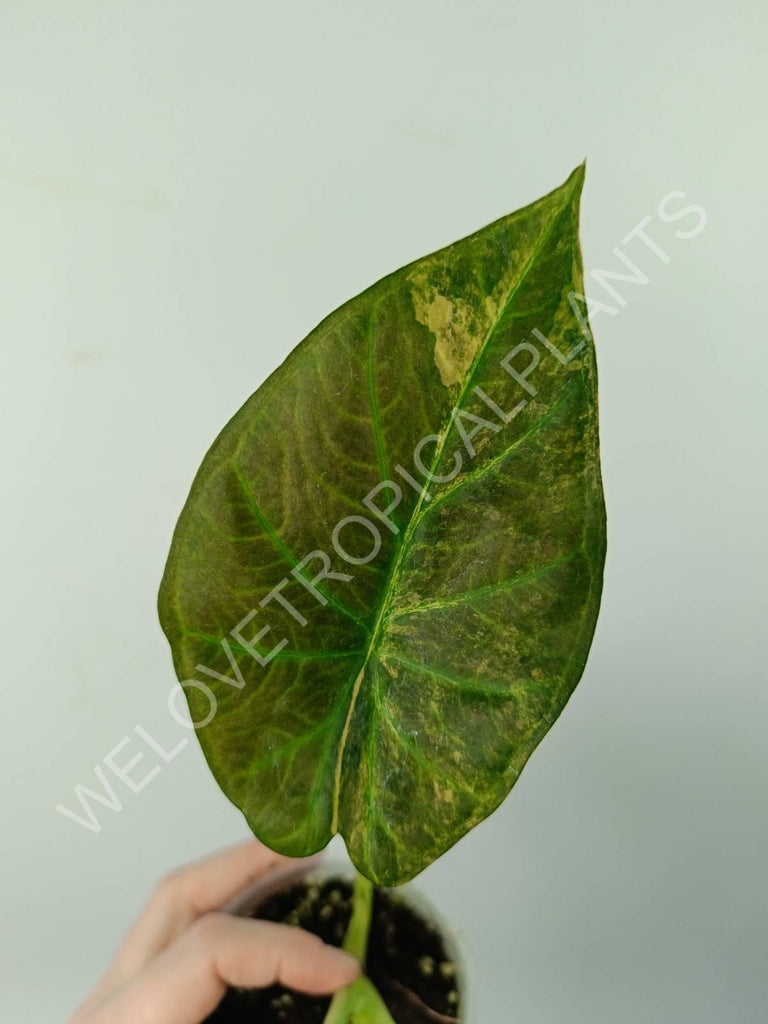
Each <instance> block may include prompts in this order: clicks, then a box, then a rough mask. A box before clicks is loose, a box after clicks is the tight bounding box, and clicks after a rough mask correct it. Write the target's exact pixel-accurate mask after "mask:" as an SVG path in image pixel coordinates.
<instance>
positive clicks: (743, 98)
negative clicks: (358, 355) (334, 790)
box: [0, 0, 768, 1024]
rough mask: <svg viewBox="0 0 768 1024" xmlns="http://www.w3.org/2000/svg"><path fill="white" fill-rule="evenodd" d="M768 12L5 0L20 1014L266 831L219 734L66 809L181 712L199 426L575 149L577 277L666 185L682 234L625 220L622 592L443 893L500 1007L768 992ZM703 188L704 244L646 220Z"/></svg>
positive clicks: (616, 416) (14, 936)
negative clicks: (178, 889) (118, 749)
mask: <svg viewBox="0 0 768 1024" xmlns="http://www.w3.org/2000/svg"><path fill="white" fill-rule="evenodd" d="M766 18H767V16H766V12H765V5H764V3H763V2H762V0H752V2H750V0H734V2H730V3H728V4H722V3H719V2H718V3H714V2H711V0H706V2H703V3H702V2H700V0H699V2H692V0H691V2H682V3H680V2H678V3H672V4H670V3H668V2H662V0H652V2H646V3H636V4H628V3H613V4H611V3H607V2H601V3H597V2H594V0H592V2H588V3H586V4H584V3H582V4H566V3H558V2H555V0H544V2H542V0H536V2H527V3H493V2H490V0H479V2H464V3H457V2H450V0H441V2H426V0H409V2H405V0H388V2H386V3H383V2H382V3H376V4H371V3H365V2H360V0H358V2H349V3H322V2H309V0H306V2H288V3H278V2H273V3H269V4H267V3H261V2H235V0H222V2H220V3H216V4H214V3H202V2H199V0H195V2H181V0H175V2H159V0H153V2H147V0H131V2H126V3H122V4H118V3H109V2H97V0H77V2H75V0H68V2H56V3H51V2H48V3H35V2H32V0H24V2H21V0H19V2H15V0H4V2H0V240H1V241H0V336H1V337H2V346H3V348H2V352H3V356H2V396H1V398H0V402H1V404H0V410H1V411H0V415H1V416H2V423H1V424H0V437H2V467H3V471H2V487H3V500H2V504H1V505H0V508H1V509H2V513H1V515H2V530H3V533H2V535H3V538H4V543H3V546H2V547H3V555H2V558H3V562H2V566H0V571H1V574H2V579H3V597H2V608H0V615H1V616H2V623H3V629H4V642H3V653H2V680H3V682H2V686H3V688H2V705H1V707H2V720H3V742H2V756H3V771H2V786H3V798H4V804H3V812H2V813H3V839H2V843H1V844H0V859H1V863H2V874H1V876H0V877H2V913H1V915H0V917H1V919H2V925H1V927H2V936H1V937H0V942H1V946H0V973H1V974H2V976H3V980H2V997H0V998H1V999H2V1013H1V1014H0V1016H2V1019H3V1020H4V1021H17V1022H24V1024H43V1022H49V1021H50V1022H54V1021H60V1020H62V1018H63V1017H64V1016H65V1015H66V1013H67V1012H68V1010H69V1009H70V1008H71V1007H72V1006H73V1004H74V1003H75V1002H76V1001H77V1000H78V998H79V997H81V996H82V995H84V994H85V992H86V990H87V988H88V987H89V985H90V984H91V983H92V982H93V981H94V980H95V977H96V975H97V974H98V973H99V971H100V970H101V969H102V967H103V966H104V964H105V962H106V959H107V957H108V955H109V954H110V952H111V951H112V949H113V948H114V946H115V943H116V942H117V940H118V939H119V937H120V935H121V934H122V932H123V930H124V929H125V927H126V925H127V923H128V921H129V920H130V919H131V917H132V915H133V914H134V913H135V911H136V909H137V907H138V906H139V904H140V903H141V902H142V900H143V899H144V895H145V893H146V892H147V889H148V888H149V886H150V885H151V883H152V882H153V880H154V879H155V878H156V877H157V876H158V875H159V874H160V873H162V872H164V871H165V870H167V869H168V868H170V867H172V866H173V865H175V864H177V863H179V862H183V861H185V860H188V859H190V858H191V857H194V856H197V855H199V854H203V853H205V852H207V851H209V850H211V849H213V848H215V847H218V846H220V845H222V844H224V843H226V842H228V841H231V840H234V839H237V838H238V837H241V836H243V835H244V834H245V829H244V827H243V823H242V821H241V819H240V816H239V814H238V813H237V812H236V811H235V810H234V809H232V808H231V807H230V806H229V804H228V803H227V802H226V800H225V799H224V797H223V796H221V795H220V794H219V792H218V790H217V789H216V787H215V785H214V783H213V782H212V781H211V779H210V778H209V776H208V774H207V769H206V768H205V765H204V763H203V761H202V758H201V756H200V754H199V752H198V751H197V749H196V747H195V748H193V747H192V746H191V745H190V746H189V747H187V749H186V750H185V751H184V752H183V753H182V754H181V755H180V756H179V757H178V759H177V760H176V761H175V762H174V763H173V764H171V765H169V766H168V767H167V768H166V769H165V770H164V771H163V772H162V773H161V774H160V775H158V776H157V777H156V778H155V779H154V780H153V781H152V782H151V783H150V784H149V785H148V786H147V788H146V789H145V790H144V791H143V792H142V793H140V794H139V795H137V796H135V797H132V796H131V795H130V794H127V793H125V790H123V793H125V804H124V809H123V811H122V812H121V813H120V814H113V813H111V812H109V811H106V810H103V811H102V812H101V815H100V816H101V818H102V820H103V822H104V828H103V831H102V832H101V834H100V835H93V834H91V833H89V832H86V831H85V830H83V829H82V828H79V827H78V826H77V825H75V824H73V823H72V822H70V821H67V820H66V819H65V818H63V817H61V816H60V815H57V814H56V813H54V811H53V806H54V805H55V804H56V803H58V802H65V803H70V804H72V802H73V796H72V788H73V787H74V785H75V784H76V783H86V782H88V781H89V779H90V780H92V779H93V766H94V764H95V763H97V762H98V761H99V759H101V758H103V757H104V756H105V755H106V754H107V753H108V752H109V750H110V749H111V748H112V747H113V746H115V744H117V743H118V742H119V741H120V740H121V738H122V737H123V736H124V735H125V734H126V733H127V732H128V731H129V730H131V729H132V728H133V726H134V724H135V723H140V724H142V725H143V726H144V727H145V728H147V729H149V730H150V731H151V732H154V733H155V734H156V735H157V737H158V738H159V739H163V740H164V741H166V742H168V743H169V742H170V741H171V738H172V737H177V736H178V730H177V729H175V728H174V727H173V724H172V722H171V721H170V719H169V717H168V714H167V712H166V710H165V694H166V691H167V688H168V686H169V685H170V683H171V680H172V674H171V667H170V661H169V656H168V651H167V649H166V644H165V641H164V639H163V637H162V635H161V634H160V631H159V628H158V626H157V624H156V621H155V611H154V597H155V591H156V587H157V584H158V580H159V576H160V573H161V570H162V566H163V561H164V558H165V554H166V550H167V547H168V542H169V539H170V532H171V528H172V526H173V523H174V521H175V517H176V515H177V513H178V511H179V509H180V507H181V504H182V501H183V499H184V497H185V494H186V492H187V488H188V486H189V483H190V481H191V477H192V474H193V472H194V470H195V468H196V467H197V464H198V462H199V459H200V457H201V455H202V453H203V451H204V450H205V449H206V447H207V446H208V444H209V443H210V441H211V440H212V439H213V437H214V436H215V434H216V432H217V431H218V429H219V428H220V427H221V426H222V425H223V423H224V422H225V420H226V419H227V418H228V417H229V416H230V414H231V413H233V412H234V411H235V409H236V408H237V407H238V406H239V405H240V403H241V402H242V401H243V400H244V399H245V398H246V397H247V395H248V394H249V393H250V392H251V391H252V390H253V389H254V388H256V387H257V386H258V385H259V384H260V383H261V381H262V380H263V379H264V378H265V376H266V375H267V374H268V373H269V372H270V371H271V370H272V369H273V368H274V367H276V366H277V365H278V364H279V362H280V361H281V360H282V359H283V358H284V356H285V355H286V354H287V353H288V351H289V350H290V349H291V348H292V347H293V345H294V344H295V343H296V342H297V341H298V340H299V339H300V338H301V337H302V336H303V335H304V334H305V333H306V332H307V331H308V330H309V329H310V328H311V327H312V326H314V324H315V323H316V322H317V321H318V320H319V319H321V318H322V317H323V316H324V315H325V314H326V313H327V312H329V311H330V310H331V309H333V308H334V307H335V306H337V305H338V304H339V303H340V302H342V301H343V300H344V299H346V298H348V297H349V296H351V295H352V294H354V293H355V292H357V291H359V290H360V289H362V288H363V287H365V286H367V285H368V284H370V283H371V282H372V281H374V280H375V279H376V278H378V277H379V276H381V275H383V274H384V273H386V272H388V271H390V270H393V269H394V268H396V267H398V266H399V265H401V264H402V263H404V262H406V261H408V260H411V259H414V258H415V257H418V256H420V255H422V254H424V253H425V252H427V251H429V250H431V249H434V248H436V247H438V246H440V245H442V244H444V243H447V242H449V241H452V240H454V239H455V238H458V237H459V236H461V235H463V234H465V233H467V232H469V231H471V230H473V229H475V228H477V227H479V226H480V225H482V224H484V223H486V222H487V221H489V220H491V219H493V218H494V217H497V216H499V215H501V214H503V213H506V212H508V211H509V210H511V209H514V208H516V207H518V206H520V205H523V204H524V203H526V202H528V201H530V200H532V199H534V198H536V197H537V196H539V195H540V194H542V193H543V192H546V191H548V190H549V189H550V188H552V187H554V186H555V185H557V184H558V183H559V182H560V181H561V180H563V179H564V178H565V177H566V175H567V174H568V173H569V172H570V170H571V169H572V168H573V166H574V165H575V164H577V163H578V162H580V161H581V160H582V158H583V157H584V156H585V155H586V156H587V157H588V159H589V165H588V173H587V185H586V190H585V194H584V204H583V242H584V252H585V261H586V264H587V266H588V267H596V266H598V267H600V266H602V267H611V266H617V264H616V262H615V260H614V258H613V257H612V256H611V249H612V247H613V246H614V245H619V244H620V243H621V240H622V238H623V236H624V235H625V234H626V233H627V232H628V231H629V230H630V229H631V228H632V227H633V226H634V225H635V224H636V223H637V222H638V221H640V220H641V218H642V217H643V216H644V215H645V214H653V215H654V222H653V224H652V225H651V226H650V227H649V231H651V232H653V233H654V235H655V237H656V239H657V240H658V242H659V243H660V244H662V245H663V246H664V248H666V249H667V250H668V252H669V254H670V257H671V261H670V263H669V264H668V265H662V264H661V263H660V262H658V261H657V260H656V259H655V257H653V256H652V255H651V254H650V253H647V252H646V253H644V251H643V249H642V247H641V246H638V247H637V248H635V249H634V250H632V251H633V253H634V255H635V257H636V259H637V262H638V263H640V264H642V266H643V267H644V268H645V269H646V271H647V272H648V274H649V276H650V278H651V281H650V283H649V284H648V285H647V286H646V287H645V288H637V287H634V288H632V287H631V286H627V289H626V295H627V298H628V304H627V306H626V308H625V309H623V310H622V312H621V314H620V315H619V316H616V317H615V318H611V317H608V316H606V315H603V316H599V317H598V318H597V319H596V320H595V331H596V334H597V338H598V348H599V359H600V373H601V412H602V435H603V450H604V468H605V480H606V489H607V495H608V508H609V523H610V544H609V560H608V568H607V578H606V588H605V596H604V605H603V612H602V617H601V620H600V624H599V627H598V632H597V638H596V642H595V646H594V649H593V653H592V656H591V658H590V662H589V665H588V668H587V672H586V675H585V677H584V680H583V682H582V684H581V687H580V689H579V691H578V694H577V696H575V697H574V699H573V701H572V702H571V704H570V705H569V707H568V709H567V710H566V712H565V714H564V715H563V718H562V719H561V721H560V723H559V724H558V725H557V726H556V728H555V729H554V730H553V732H552V734H551V736H550V737H549V738H548V739H547V740H546V741H545V743H544V745H543V746H542V748H541V749H540V750H539V752H538V753H537V754H536V755H535V756H534V758H533V760H532V762H531V764H530V765H529V767H528V768H527V770H526V772H525V774H524V776H523V779H522V781H521V782H520V784H519V786H518V788H517V789H516V791H515V792H514V794H513V796H512V798H511V799H510V800H509V801H508V802H507V803H506V804H505V806H504V807H503V809H502V810H501V811H500V812H499V813H498V814H497V815H496V816H495V817H494V818H493V819H492V820H491V821H489V822H488V823H486V824H485V825H484V826H482V827H481V828H479V829H478V830H477V831H476V832H475V833H474V834H473V835H472V836H470V837H469V838H468V839H466V840H465V841H464V842H463V843H462V844H461V845H460V846H459V847H458V848H457V849H455V850H454V851H453V852H451V853H450V854H449V855H448V856H446V857H445V858H444V859H443V860H442V861H441V862H440V863H439V864H438V865H437V866H435V867H434V868H432V869H431V870H430V871H429V872H428V873H427V875H425V876H424V878H423V881H422V885H423V888H424V889H425V890H426V891H427V892H428V893H429V894H430V895H431V896H432V897H433V898H434V899H435V900H436V901H437V902H438V903H439V905H440V906H442V908H443V909H444V911H445V912H446V914H447V915H448V917H449V918H451V919H452V920H453V921H455V922H456V924H457V925H458V926H459V927H460V928H461V930H462V931H463V933H464V934H465V936H466V939H467V942H468V944H469V947H470V949H471V952H472V956H473V959H474V962H475V970H476V976H477V979H478V992H477V1006H478V1011H479V1012H478V1017H477V1020H478V1021H479V1022H480V1024H492V1022H493V1024H507V1022H509V1024H514V1022H516V1021H525V1022H526V1024H563V1022H568V1024H603V1022H606V1024H614V1022H619V1021H620V1022H621V1024H649V1022H654V1024H681V1022H691V1024H694V1022H695V1024H723V1022H727V1024H742V1022H758V1021H765V1020H766V1015H767V1014H768V1010H767V1009H766V1006H768V980H767V979H766V953H767V952H768V891H767V888H766V864H767V863H768V842H767V841H768V821H767V820H766V808H767V806H768V799H767V795H768V793H767V791H768V786H767V785H766V783H767V782H768V768H767V766H766V755H765V741H766V725H767V724H768V714H767V712H768V706H767V705H768V689H766V686H765V674H766V673H765V661H766V657H765V636H766V617H765V605H764V591H765V580H766V575H765V573H766V559H765V555H766V544H765V528H764V510H761V504H762V501H763V499H764V497H765V483H764V474H763V458H762V455H763V450H762V446H761V444H760V433H761V430H762V429H763V428H764V427H765V421H766V398H765V394H764V391H763V381H764V379H765V373H766V358H765V352H766V337H765V324H766V322H767V321H768V310H767V309H766V292H767V290H766V286H765V274H766V258H765V252H766V213H765V189H766V155H767V154H766V143H765V96H766V85H767V84H768V82H767V80H766V71H765V54H766V46H767V44H768V39H767V38H766V36H767V35H768V33H767V32H766ZM673 189H681V190H683V191H685V192H686V193H688V195H689V197H690V200H691V201H693V202H697V203H700V204H702V205H703V206H704V207H705V208H706V210H707V213H708V216H709V223H708V225H707V227H706V229H705V231H704V232H703V233H702V234H700V235H699V236H698V237H696V238H693V239H690V240H687V241H686V240H680V239H676V238H675V237H674V227H675V226H674V225H662V224H659V222H658V218H657V217H656V216H655V213H654V211H655V207H656V204H657V202H658V200H659V199H660V198H661V197H662V196H663V195H664V194H665V193H667V192H669V191H671V190H673ZM627 251H630V250H627ZM591 291H592V294H593V295H595V296H597V294H598V293H599V294H601V295H603V294H604V293H603V292H602V291H601V289H599V287H598V286H596V285H592V286H591ZM137 749H138V748H137Z"/></svg>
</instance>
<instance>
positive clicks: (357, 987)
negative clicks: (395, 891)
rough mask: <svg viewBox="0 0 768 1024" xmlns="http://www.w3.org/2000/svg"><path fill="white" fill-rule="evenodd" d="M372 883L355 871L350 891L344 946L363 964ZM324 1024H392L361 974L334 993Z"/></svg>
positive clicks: (379, 998)
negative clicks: (351, 982)
mask: <svg viewBox="0 0 768 1024" xmlns="http://www.w3.org/2000/svg"><path fill="white" fill-rule="evenodd" d="M373 891H374V886H373V882H371V881H369V880H368V879H367V878H364V877H363V875H360V874H358V875H357V876H356V877H355V886H354V891H353V894H352V917H351V918H350V921H349V926H348V928H347V934H346V935H345V936H344V944H343V945H344V949H345V950H346V951H347V952H348V953H351V954H352V955H353V956H356V957H357V959H358V960H359V961H360V963H361V964H362V965H363V967H365V958H366V955H367V953H368V938H369V936H370V932H371V917H372V914H373ZM324 1024H395V1022H394V1020H393V1019H392V1017H391V1016H390V1013H389V1010H388V1009H387V1007H386V1005H385V1004H384V1000H383V999H382V998H381V996H380V995H379V993H378V992H377V990H376V987H375V985H373V984H372V983H371V982H370V981H369V979H368V978H366V977H365V975H362V976H361V977H359V978H358V979H357V981H355V982H354V983H353V984H352V985H350V986H349V987H348V988H344V989H342V990H341V991H340V992H337V993H336V995H335V996H334V997H333V1000H332V1001H331V1005H330V1008H329V1010H328V1013H327V1015H326V1018H325V1021H324Z"/></svg>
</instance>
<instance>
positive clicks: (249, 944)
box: [92, 913, 360, 1024]
mask: <svg viewBox="0 0 768 1024" xmlns="http://www.w3.org/2000/svg"><path fill="white" fill-rule="evenodd" d="M359 974H360V964H359V963H358V961H357V960H356V959H355V958H354V957H352V956H350V955H349V954H348V953H345V952H343V951H342V950H340V949H337V948H336V947H334V946H327V945H325V943H324V942H323V941H322V940H321V939H319V938H318V937H317V936H316V935H312V934H310V933H309V932H306V931H303V930H302V929H301V928H294V927H291V926H289V925H282V924H272V923H270V922H267V921H253V920H249V919H247V918H240V917H231V916H230V915H228V914H223V913H211V914H205V915H204V916H203V917H201V918H199V919H198V920H197V921H196V922H195V923H194V924H193V925H192V926H191V928H189V929H188V930H187V931H186V932H184V934H183V935H181V936H180V937H179V938H178V939H177V940H176V941H175V942H174V943H173V944H172V945H171V946H169V947H168V948H167V949H166V950H164V951H163V952H162V953H161V954H160V955H159V956H157V957H156V958H155V959H154V960H153V961H152V962H151V963H150V964H149V965H148V966H147V967H145V968H144V970H142V971H141V972H140V973H139V974H138V975H137V977H136V978H135V979H134V980H133V981H131V982H130V983H129V984H128V985H126V986H125V987H124V988H122V989H121V990H120V991H119V992H117V993H116V994H115V995H114V996H113V998H112V999H111V1000H110V1001H109V1002H108V1004H107V1005H106V1006H104V1007H103V1011H104V1012H106V1013H107V1014H108V1018H107V1017H104V1024H106V1021H107V1019H108V1021H109V1024H135V1022H136V1021H137V1020H140V1021H142V1024H200V1022H201V1021H202V1020H204V1018H205V1017H207V1016H208V1014H209V1013H211V1012H212V1011H213V1010H214V1009H215V1008H216V1006H217V1005H218V1004H219V1002H220V1001H221V998H222V996H223V995H224V992H225V990H226V988H227V985H234V986H237V987H240V988H264V987H266V986H268V985H273V984H276V983H280V984H282V985H286V986H287V987H288V988H292V989H296V990H298V991H300V992H306V993H308V994H310V995H328V994H330V993H331V992H335V991H336V990H337V989H340V988H343V987H344V986H346V985H349V984H351V983H352V982H353V981H354V980H355V979H356V978H357V977H358V975H359ZM92 1020H93V1024H101V1021H102V1018H101V1017H100V1016H99V1011H97V1012H96V1014H95V1016H94V1018H92Z"/></svg>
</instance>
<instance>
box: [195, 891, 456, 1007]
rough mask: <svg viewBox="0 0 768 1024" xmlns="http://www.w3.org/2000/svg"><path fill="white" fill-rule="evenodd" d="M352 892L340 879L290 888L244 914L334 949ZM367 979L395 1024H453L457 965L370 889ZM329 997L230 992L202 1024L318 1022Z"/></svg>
mask: <svg viewBox="0 0 768 1024" xmlns="http://www.w3.org/2000/svg"><path fill="white" fill-rule="evenodd" d="M351 897H352V890H351V887H350V886H349V885H348V884H347V882H344V881H342V880H339V879H331V880H329V881H327V882H323V883H322V884H320V885H307V883H306V882H300V883H294V884H293V885H291V886H290V887H289V888H287V889H285V890H284V891H282V892H279V893H277V894H275V895H273V896H270V897H269V898H268V899H267V900H266V901H265V902H264V903H262V904H261V905H260V906H259V907H258V908H257V910H255V911H254V912H253V914H252V915H251V916H253V917H258V918H261V919H263V920H266V921H278V922H282V923H285V924H293V925H299V926H301V927H302V928H305V929H306V930H307V931H310V932H314V933H315V934H316V935H319V936H320V938H321V939H323V940H324V941H325V942H328V943H330V944H331V945H334V946H340V945H341V943H342V941H343V939H344V935H345V933H346V930H347V925H348V924H349V918H350V915H351V913H352V905H351ZM365 970H366V974H367V975H368V977H369V978H370V979H371V981H372V982H373V983H374V985H375V986H376V987H377V988H378V990H379V992H380V993H381V995H382V997H383V999H384V1001H385V1003H386V1004H387V1006H388V1007H389V1012H390V1013H391V1014H392V1017H393V1018H394V1020H395V1021H396V1022H397V1024H453V1022H454V1021H457V1019H458V1017H459V1010H460V1006H459V994H460V993H459V991H458V988H457V979H456V965H455V964H453V963H452V962H451V961H450V960H449V958H448V955H447V953H446V951H445V947H444V945H443V940H442V938H441V937H440V934H439V933H438V932H437V931H436V929H435V928H434V926H433V925H432V924H430V923H429V922H428V921H425V920H424V919H423V918H422V917H421V916H420V915H419V914H417V913H416V911H414V910H413V909H412V908H411V907H409V906H408V905H407V904H406V903H404V902H401V901H400V900H399V899H398V897H397V896H396V895H395V894H393V893H390V892H387V891H385V890H379V889H377V890H376V893H375V895H374V902H373V918H372V922H371V934H370V941H369V947H368V959H367V961H366V965H365ZM330 1002H331V1001H330V999H319V998H317V997H315V996H304V995H300V994H299V993H297V992H292V991H290V990H289V989H287V988H284V987H283V986H281V985H273V986H272V987H271V988H267V989H232V988H231V989H229V990H228V991H227V994H226V995H225V996H224V998H223V1000H222V1001H221V1003H220V1004H219V1006H218V1008H217V1009H216V1010H215V1011H214V1013H212V1014H211V1016H210V1017H209V1018H208V1022H207V1024H322V1021H323V1019H324V1018H325V1015H326V1013H327V1012H328V1007H329V1006H330Z"/></svg>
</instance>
